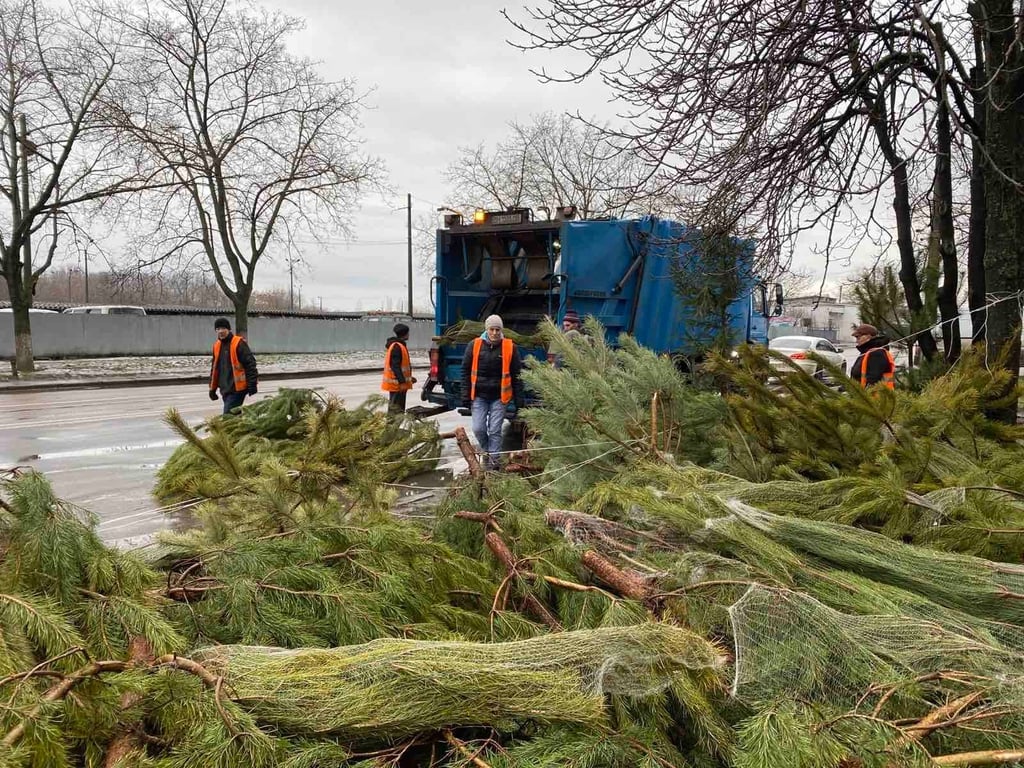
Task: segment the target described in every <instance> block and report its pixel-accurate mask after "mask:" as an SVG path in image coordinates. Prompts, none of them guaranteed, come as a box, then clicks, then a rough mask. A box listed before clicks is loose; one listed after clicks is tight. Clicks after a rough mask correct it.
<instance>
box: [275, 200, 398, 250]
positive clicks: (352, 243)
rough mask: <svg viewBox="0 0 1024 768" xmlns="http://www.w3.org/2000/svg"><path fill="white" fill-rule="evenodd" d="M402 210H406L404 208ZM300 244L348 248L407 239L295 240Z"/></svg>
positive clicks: (394, 243) (393, 242) (394, 242)
mask: <svg viewBox="0 0 1024 768" xmlns="http://www.w3.org/2000/svg"><path fill="white" fill-rule="evenodd" d="M402 210H405V209H404V208H403V209H402ZM292 242H293V243H297V244H299V245H343V246H345V247H346V248H348V247H351V246H364V245H374V246H375V245H405V240H330V239H328V240H293V241H292Z"/></svg>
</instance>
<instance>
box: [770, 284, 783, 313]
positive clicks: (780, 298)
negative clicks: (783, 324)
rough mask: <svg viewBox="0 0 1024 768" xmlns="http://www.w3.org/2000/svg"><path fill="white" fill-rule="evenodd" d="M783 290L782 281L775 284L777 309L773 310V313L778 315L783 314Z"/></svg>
mask: <svg viewBox="0 0 1024 768" xmlns="http://www.w3.org/2000/svg"><path fill="white" fill-rule="evenodd" d="M784 298H785V297H784V295H783V291H782V283H776V284H775V309H774V310H772V315H774V316H778V315H781V314H782V303H783V299H784Z"/></svg>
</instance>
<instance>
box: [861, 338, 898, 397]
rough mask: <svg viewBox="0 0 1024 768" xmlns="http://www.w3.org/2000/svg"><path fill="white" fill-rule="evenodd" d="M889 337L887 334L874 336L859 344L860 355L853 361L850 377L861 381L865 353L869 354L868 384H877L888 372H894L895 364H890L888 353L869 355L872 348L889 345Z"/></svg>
mask: <svg viewBox="0 0 1024 768" xmlns="http://www.w3.org/2000/svg"><path fill="white" fill-rule="evenodd" d="M888 344H889V339H888V337H886V336H875V337H874V338H871V339H868V340H867V341H865V342H864V343H863V344H858V345H857V351H858V352H860V355H859V356H858V357H857V359H856V360H854V361H853V366H851V368H850V378H851V379H853V380H854V381H856V382H858V383H859V382H860V377H861V368H862V367H863V365H864V360H865V355H867V361H868V362H867V366H868V367H867V386H869V387H870V386H871V385H872V384H877V383H878V382H880V381H881V380H882V377H883V376H884V375H885V374H886V373H894V372H895V371H893V366H890V365H889V358H888V357H887V356H886V355H881V354H877V353H876V354H873V355H868V354H867V353H868V352H870V351H871V350H872V349H881V348H883V347H886V346H888Z"/></svg>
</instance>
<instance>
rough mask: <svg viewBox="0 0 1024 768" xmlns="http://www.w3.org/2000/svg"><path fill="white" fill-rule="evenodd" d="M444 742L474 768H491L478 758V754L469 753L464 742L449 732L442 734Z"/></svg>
mask: <svg viewBox="0 0 1024 768" xmlns="http://www.w3.org/2000/svg"><path fill="white" fill-rule="evenodd" d="M444 738H445V741H447V742H448V743H449V744H450V745H451V746H452V747H454V748H455V750H456V751H457V752H458V753H459V754H461V755H462V756H463V757H465V758H466V759H467V760H468V761H469V762H470V763H472V764H473V765H475V766H476V768H491V766H490V764H489V763H487V762H485V761H484V760H483V759H482V758H481V757H480V756H479V752H477V753H474V752H470V751H469V747H467V746H466V744H465V742H463V741H461V740H460V739H457V738H456V737H455V734H453V733H452V732H451V731H449V730H447V729H446V730H445V732H444Z"/></svg>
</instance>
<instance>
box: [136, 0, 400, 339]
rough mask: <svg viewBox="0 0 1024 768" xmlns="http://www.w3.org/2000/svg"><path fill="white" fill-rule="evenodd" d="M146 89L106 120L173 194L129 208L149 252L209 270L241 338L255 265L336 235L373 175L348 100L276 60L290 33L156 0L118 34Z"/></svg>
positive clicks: (207, 8) (301, 64)
mask: <svg viewBox="0 0 1024 768" xmlns="http://www.w3.org/2000/svg"><path fill="white" fill-rule="evenodd" d="M125 24H127V26H128V27H129V29H130V30H131V32H132V34H133V35H134V36H135V38H136V40H137V41H138V46H139V48H138V53H139V54H140V57H141V58H142V59H143V60H144V61H145V62H147V63H148V65H149V68H148V71H149V78H148V81H147V82H145V84H144V85H142V86H140V87H139V88H138V89H137V90H136V92H135V93H134V94H133V97H132V98H131V99H130V100H128V101H127V102H126V104H125V106H124V109H123V110H122V113H121V115H120V116H119V120H120V123H121V125H122V126H123V127H124V128H125V129H126V130H127V131H128V132H129V133H130V134H131V135H132V136H133V137H134V138H135V139H136V140H137V141H138V142H139V143H140V144H141V146H142V147H144V149H145V151H146V152H147V153H149V155H150V156H151V157H152V158H153V160H154V161H156V162H158V163H160V164H162V166H163V168H164V169H165V172H166V174H167V176H168V179H169V181H170V182H172V183H173V185H174V186H173V188H172V189H170V190H169V191H167V192H166V193H165V194H164V195H163V196H162V197H161V198H159V199H156V198H155V197H154V196H153V195H148V196H147V197H146V198H145V199H144V202H143V203H142V205H143V206H144V207H145V209H146V212H147V213H149V214H150V215H151V218H152V220H153V222H154V224H155V226H154V241H155V242H157V243H159V244H160V247H159V248H158V249H157V250H156V252H155V253H152V254H151V256H152V258H153V259H158V258H162V257H163V256H165V255H167V254H172V253H178V254H195V253H198V254H200V255H201V256H202V257H204V258H205V259H206V260H207V261H208V262H209V264H210V267H211V269H212V270H213V274H214V276H215V278H216V281H217V284H218V285H219V286H220V289H221V290H222V291H223V292H224V295H225V296H227V298H228V299H229V300H230V301H231V303H232V305H233V306H234V310H235V327H236V329H237V330H238V332H239V333H245V332H246V330H247V327H248V321H247V308H248V306H249V302H250V299H251V297H252V293H253V285H254V279H255V275H256V270H257V267H258V266H259V264H260V263H261V262H262V261H263V260H265V259H270V258H274V257H275V256H277V257H281V258H284V257H286V256H288V255H290V251H291V249H292V248H293V245H294V237H295V235H296V234H297V233H302V234H304V235H306V236H309V237H317V236H319V235H323V234H326V233H327V232H329V231H331V230H334V231H343V230H344V229H345V227H346V224H347V222H348V220H349V216H350V212H351V210H352V208H353V206H354V204H355V202H356V201H357V199H358V195H359V194H360V192H361V191H362V190H363V189H364V188H365V187H366V186H367V185H369V184H373V183H376V182H378V180H379V178H380V175H381V168H380V166H379V164H378V163H377V162H376V161H374V160H372V159H370V158H367V157H365V156H364V155H363V154H362V153H361V151H360V146H359V141H358V139H357V130H358V127H359V126H358V117H359V112H360V110H361V96H360V95H359V94H358V93H357V92H356V90H355V86H354V84H353V83H351V82H348V81H344V82H339V83H330V82H326V81H324V80H323V79H322V78H321V77H320V76H319V75H318V74H317V72H316V70H315V68H314V67H313V65H312V64H311V63H310V62H309V61H307V60H305V59H302V58H299V57H297V56H295V55H293V54H292V53H290V52H289V51H288V49H287V41H288V38H289V36H290V35H291V34H292V33H294V32H295V31H296V30H297V29H299V27H300V23H299V22H298V21H297V20H296V19H293V18H291V17H288V16H284V15H282V14H280V13H274V12H270V11H265V10H258V9H254V8H250V7H248V6H246V7H241V6H236V5H234V4H232V3H229V2H228V1H227V0H164V1H163V2H159V3H156V4H155V5H153V6H151V7H149V8H148V9H146V11H144V12H142V13H138V14H136V15H134V16H132V17H130V18H129V19H127V21H126V22H125Z"/></svg>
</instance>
